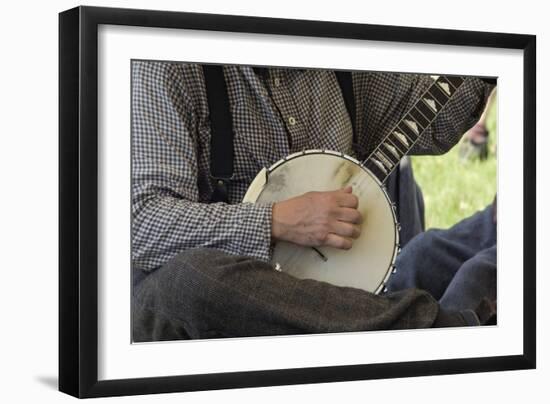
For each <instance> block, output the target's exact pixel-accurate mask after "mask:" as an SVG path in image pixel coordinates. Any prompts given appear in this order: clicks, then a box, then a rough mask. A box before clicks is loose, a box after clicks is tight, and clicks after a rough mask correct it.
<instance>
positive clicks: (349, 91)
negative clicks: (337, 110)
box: [335, 71, 356, 143]
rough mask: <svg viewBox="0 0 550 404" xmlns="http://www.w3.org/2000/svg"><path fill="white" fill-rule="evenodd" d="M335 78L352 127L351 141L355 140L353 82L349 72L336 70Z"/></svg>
mask: <svg viewBox="0 0 550 404" xmlns="http://www.w3.org/2000/svg"><path fill="white" fill-rule="evenodd" d="M335 73H336V79H338V84H339V85H340V90H342V95H343V96H344V103H345V104H346V109H347V110H348V114H349V117H350V120H351V126H352V128H353V142H354V143H355V141H356V135H355V131H356V126H355V97H354V95H353V82H352V78H351V72H343V71H336V72H335Z"/></svg>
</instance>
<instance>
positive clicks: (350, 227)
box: [330, 221, 361, 239]
mask: <svg viewBox="0 0 550 404" xmlns="http://www.w3.org/2000/svg"><path fill="white" fill-rule="evenodd" d="M330 227H331V229H330V232H331V233H333V234H336V235H337V236H341V237H346V238H351V239H354V238H358V237H359V236H360V235H361V228H360V227H359V225H357V224H351V223H346V222H339V221H335V222H333V223H332V224H331V226H330Z"/></svg>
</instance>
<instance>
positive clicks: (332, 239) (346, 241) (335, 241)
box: [325, 233, 353, 250]
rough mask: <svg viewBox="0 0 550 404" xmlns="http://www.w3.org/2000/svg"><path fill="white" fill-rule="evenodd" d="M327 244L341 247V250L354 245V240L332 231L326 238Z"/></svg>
mask: <svg viewBox="0 0 550 404" xmlns="http://www.w3.org/2000/svg"><path fill="white" fill-rule="evenodd" d="M325 245H327V246H330V247H334V248H339V249H341V250H349V249H350V248H351V246H352V245H353V241H352V239H350V238H348V237H342V236H339V235H337V234H334V233H330V234H329V235H328V236H327V238H326V240H325Z"/></svg>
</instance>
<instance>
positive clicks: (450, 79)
mask: <svg viewBox="0 0 550 404" xmlns="http://www.w3.org/2000/svg"><path fill="white" fill-rule="evenodd" d="M445 78H446V79H447V81H448V82H450V83H451V84H452V85H453V87H454V88H455V89H458V87H460V86H461V84H462V83H464V78H462V77H460V76H446V77H445Z"/></svg>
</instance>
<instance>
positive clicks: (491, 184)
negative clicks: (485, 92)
mask: <svg viewBox="0 0 550 404" xmlns="http://www.w3.org/2000/svg"><path fill="white" fill-rule="evenodd" d="M496 104H497V103H496V102H493V103H492V105H491V107H490V108H489V110H488V115H487V129H488V130H489V156H488V158H487V160H484V161H480V160H479V159H475V160H473V159H472V160H467V161H462V160H461V159H460V157H459V153H458V151H459V145H460V143H459V144H458V145H457V146H455V147H454V148H453V149H451V150H450V151H449V152H448V153H446V154H444V155H442V156H413V157H412V164H413V170H414V175H415V178H416V181H417V182H418V184H419V185H420V187H421V188H422V192H423V194H424V202H425V206H426V209H425V211H426V228H427V229H428V228H448V227H451V226H452V225H453V224H455V223H457V222H458V221H460V220H462V219H463V218H466V217H468V216H470V215H472V214H473V213H475V212H476V211H478V210H480V209H483V208H485V207H486V206H487V205H489V204H490V203H491V202H492V201H493V198H494V196H495V193H496V185H497V184H496V181H497V175H496V174H497V161H496V144H497V141H496V139H497V120H496V115H497V114H496Z"/></svg>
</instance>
